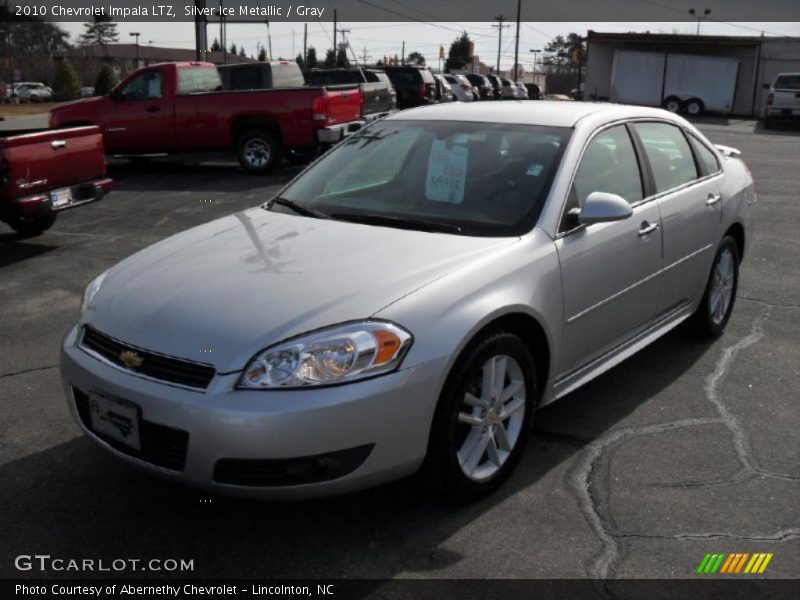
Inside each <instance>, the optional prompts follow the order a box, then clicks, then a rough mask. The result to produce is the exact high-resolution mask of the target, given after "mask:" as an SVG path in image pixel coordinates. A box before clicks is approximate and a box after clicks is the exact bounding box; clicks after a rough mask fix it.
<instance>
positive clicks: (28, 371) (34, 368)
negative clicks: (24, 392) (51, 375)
mask: <svg viewBox="0 0 800 600" xmlns="http://www.w3.org/2000/svg"><path fill="white" fill-rule="evenodd" d="M57 368H58V365H48V366H46V367H33V368H32V369H22V370H21V371H13V372H11V373H0V379H4V378H6V377H14V376H16V375H24V374H25V373H33V372H35V371H47V370H49V369H57Z"/></svg>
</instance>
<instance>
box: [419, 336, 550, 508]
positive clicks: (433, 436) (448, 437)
mask: <svg viewBox="0 0 800 600" xmlns="http://www.w3.org/2000/svg"><path fill="white" fill-rule="evenodd" d="M490 365H494V368H503V369H504V371H503V373H504V375H503V381H502V384H501V385H500V386H495V387H494V389H493V386H491V385H489V386H487V387H485V388H484V386H483V381H484V378H485V375H484V374H485V373H487V372H490V369H491V368H492V367H491V366H490ZM495 372H496V371H495ZM514 385H516V386H517V387H516V391H515V393H514V394H513V395H512V396H511V397H510V398H508V399H506V401H505V402H504V403H503V402H502V395H500V396H499V400H498V399H497V398H498V395H497V389H502V390H503V393H506V394H508V393H510V392H511V390H512V386H514ZM468 398H469V400H468ZM491 398H495V401H494V403H492V401H491V400H490V399H491ZM538 398H539V394H538V390H537V387H536V365H535V362H534V359H533V356H532V354H531V352H530V349H529V348H528V346H527V345H526V344H525V342H523V341H522V340H521V339H520V338H519V337H517V336H516V335H514V334H512V333H509V332H507V331H494V332H490V333H488V334H485V335H483V336H481V337H480V338H477V339H476V340H474V341H473V342H472V343H471V344H470V345H469V346H468V347H467V348H466V349H465V350H464V352H463V353H462V355H461V356H460V357H459V359H458V361H457V362H456V363H455V365H454V366H453V368H452V370H451V372H450V375H449V376H448V378H447V382H446V383H445V387H444V389H443V391H442V395H441V397H440V398H439V403H438V404H437V407H436V412H435V414H434V418H433V423H432V425H431V432H430V438H429V441H428V453H427V456H426V458H425V461H424V463H423V466H422V468H421V469H420V473H419V476H420V479H421V483H422V484H423V485H424V486H425V487H426V488H427V489H428V490H431V491H433V492H434V493H436V494H437V495H442V496H447V497H450V498H453V499H461V500H470V499H473V498H476V497H478V496H481V495H483V494H486V493H488V492H491V491H492V490H494V489H496V488H497V487H498V486H500V484H502V483H503V481H505V480H506V479H507V478H508V476H509V475H510V474H511V472H512V471H513V469H514V467H515V466H516V464H517V462H518V461H519V459H520V456H521V455H522V452H523V450H524V448H525V444H526V442H527V440H528V438H529V437H530V430H531V424H532V422H533V413H534V411H535V410H536V406H537V404H538ZM498 409H499V410H498ZM504 411H505V412H504ZM504 414H507V416H506V417H505V418H504V417H503V415H504ZM501 432H502V434H501ZM503 446H505V448H503ZM478 453H480V454H478Z"/></svg>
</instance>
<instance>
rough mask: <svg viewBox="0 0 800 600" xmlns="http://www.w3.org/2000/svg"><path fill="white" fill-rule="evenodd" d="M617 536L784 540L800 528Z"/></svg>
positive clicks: (621, 534)
mask: <svg viewBox="0 0 800 600" xmlns="http://www.w3.org/2000/svg"><path fill="white" fill-rule="evenodd" d="M614 537H617V538H643V539H658V540H717V539H733V540H747V541H750V542H783V541H785V540H790V539H792V538H797V537H800V529H795V528H792V529H784V530H781V531H776V532H775V533H765V534H749V535H739V534H736V533H675V534H672V535H657V534H649V533H615V534H614Z"/></svg>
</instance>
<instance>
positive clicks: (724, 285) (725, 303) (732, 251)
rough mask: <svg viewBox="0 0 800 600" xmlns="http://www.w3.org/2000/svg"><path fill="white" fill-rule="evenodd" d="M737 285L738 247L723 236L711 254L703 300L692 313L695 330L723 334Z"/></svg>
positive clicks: (728, 237) (714, 334)
mask: <svg viewBox="0 0 800 600" xmlns="http://www.w3.org/2000/svg"><path fill="white" fill-rule="evenodd" d="M738 286H739V247H738V245H737V244H736V241H735V240H734V239H733V238H732V237H730V236H726V237H724V238H723V239H722V243H721V244H720V245H719V249H718V250H717V254H716V255H715V256H714V264H713V265H712V267H711V274H710V275H709V276H708V283H707V284H706V291H705V294H703V300H702V301H701V302H700V306H699V307H697V312H695V314H694V321H695V325H696V326H697V329H698V332H699V333H701V334H703V335H707V336H711V337H716V336H719V335H721V334H722V332H723V330H724V329H725V326H726V325H727V324H728V320H729V319H730V318H731V313H732V312H733V304H734V302H735V301H736V290H737V288H738Z"/></svg>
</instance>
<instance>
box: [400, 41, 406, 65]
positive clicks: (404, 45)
mask: <svg viewBox="0 0 800 600" xmlns="http://www.w3.org/2000/svg"><path fill="white" fill-rule="evenodd" d="M400 64H401V65H405V64H406V41H405V40H403V52H402V53H401V54H400Z"/></svg>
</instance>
